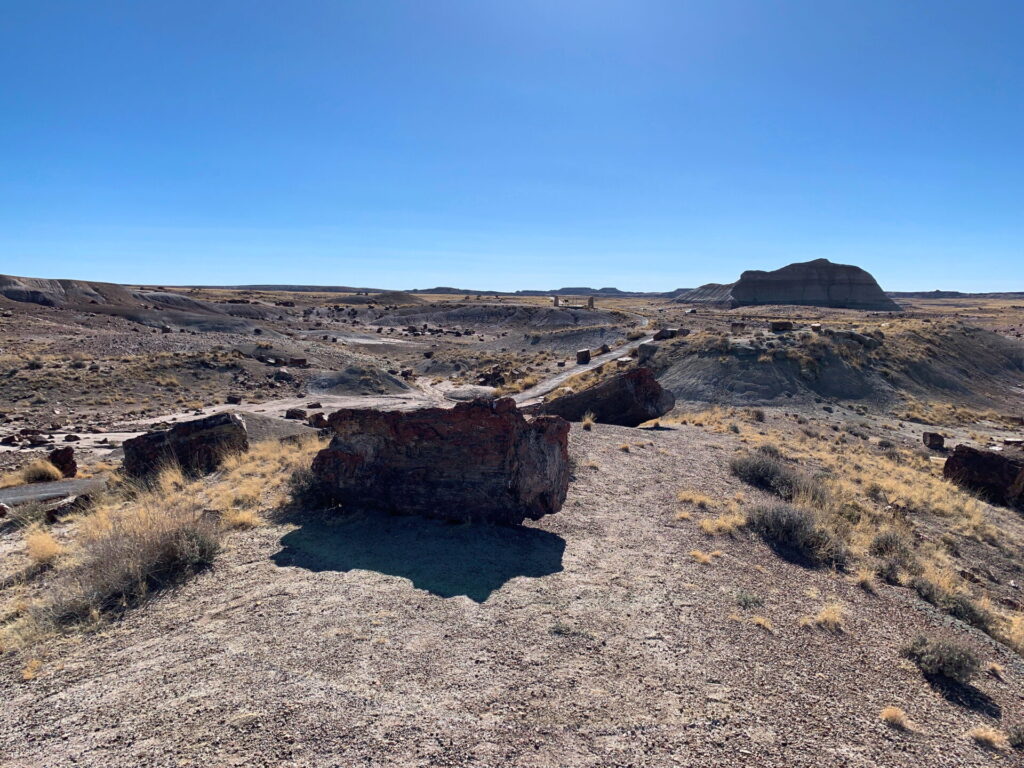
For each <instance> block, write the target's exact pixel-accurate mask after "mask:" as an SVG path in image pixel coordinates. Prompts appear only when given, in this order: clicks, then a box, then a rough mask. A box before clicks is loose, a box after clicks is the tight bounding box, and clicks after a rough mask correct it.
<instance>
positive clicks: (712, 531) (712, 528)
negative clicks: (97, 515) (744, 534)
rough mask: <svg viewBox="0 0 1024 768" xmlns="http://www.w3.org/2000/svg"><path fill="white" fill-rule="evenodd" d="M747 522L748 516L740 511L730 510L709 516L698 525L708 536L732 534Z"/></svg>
mask: <svg viewBox="0 0 1024 768" xmlns="http://www.w3.org/2000/svg"><path fill="white" fill-rule="evenodd" d="M746 524H747V518H746V517H745V516H744V515H741V514H739V513H738V512H730V513H726V514H724V515H718V516H717V517H707V518H704V519H703V520H701V521H700V523H698V527H699V528H700V529H701V531H702V532H704V533H706V534H707V535H708V536H731V535H733V534H734V533H736V531H738V530H739V529H740V528H742V527H743V526H745V525H746Z"/></svg>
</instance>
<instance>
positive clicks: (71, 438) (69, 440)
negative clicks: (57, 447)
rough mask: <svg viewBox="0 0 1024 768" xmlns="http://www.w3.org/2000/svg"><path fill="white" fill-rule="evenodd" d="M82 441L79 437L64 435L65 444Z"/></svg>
mask: <svg viewBox="0 0 1024 768" xmlns="http://www.w3.org/2000/svg"><path fill="white" fill-rule="evenodd" d="M81 439H82V438H80V437H79V436H78V435H64V442H65V443H77V442H78V441H79V440H81Z"/></svg>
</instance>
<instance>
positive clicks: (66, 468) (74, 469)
mask: <svg viewBox="0 0 1024 768" xmlns="http://www.w3.org/2000/svg"><path fill="white" fill-rule="evenodd" d="M46 459H47V461H49V462H50V463H51V464H53V466H55V467H56V468H57V469H59V470H60V473H61V475H63V476H64V477H74V476H75V475H77V474H78V462H77V461H75V449H74V448H72V447H71V446H70V445H69V446H67V447H66V448H55V449H54V450H52V451H50V455H49V456H47V457H46Z"/></svg>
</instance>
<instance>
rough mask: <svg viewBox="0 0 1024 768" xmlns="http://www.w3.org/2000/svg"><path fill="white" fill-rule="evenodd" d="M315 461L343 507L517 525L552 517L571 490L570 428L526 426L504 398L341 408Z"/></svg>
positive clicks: (555, 421) (549, 422)
mask: <svg viewBox="0 0 1024 768" xmlns="http://www.w3.org/2000/svg"><path fill="white" fill-rule="evenodd" d="M328 424H329V428H330V429H331V430H332V431H333V432H334V437H333V439H332V440H331V444H330V446H329V447H328V448H325V449H324V450H322V451H321V452H320V453H319V454H317V456H316V458H315V459H314V461H313V475H314V478H315V482H317V484H318V485H319V486H320V488H321V489H322V490H323V491H324V492H325V494H327V495H328V496H329V497H330V498H332V499H334V500H336V501H338V502H339V503H341V504H343V505H345V506H351V507H355V508H359V507H365V508H372V509H379V510H384V511H387V512H393V513H399V514H418V515H424V516H426V517H436V518H442V519H446V520H453V521H460V522H464V521H487V522H493V523H502V524H518V523H521V522H523V520H525V519H527V518H529V519H532V520H536V519H537V518H539V517H541V516H542V515H546V514H551V513H553V512H557V511H558V510H559V509H560V508H561V506H562V502H563V501H564V500H565V494H566V490H567V488H568V485H569V453H568V432H569V425H568V424H567V423H566V422H565V421H564V420H563V419H560V418H558V417H552V416H545V417H541V418H537V419H534V420H533V421H529V422H528V421H527V420H526V419H525V418H524V417H523V414H522V413H521V412H520V411H519V410H518V409H517V407H516V404H515V402H514V401H513V400H511V399H509V398H503V399H501V400H475V401H472V402H467V403H458V404H457V405H456V406H455V407H454V408H451V409H447V408H421V409H418V410H413V411H379V410H372V409H343V410H341V411H336V412H334V413H332V414H331V415H330V417H329V418H328Z"/></svg>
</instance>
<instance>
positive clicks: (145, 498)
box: [0, 438, 325, 650]
mask: <svg viewBox="0 0 1024 768" xmlns="http://www.w3.org/2000/svg"><path fill="white" fill-rule="evenodd" d="M324 444H325V443H324V441H322V440H320V439H318V438H310V439H308V440H306V441H304V442H300V443H281V442H277V441H266V442H262V443H257V444H255V445H254V446H253V447H252V449H251V450H250V451H249V452H248V453H245V454H239V455H236V456H231V457H228V458H227V459H226V460H225V461H224V462H223V464H222V466H221V468H220V469H219V470H218V471H217V472H215V473H214V474H212V475H210V476H208V477H205V478H199V479H193V478H188V477H186V476H184V475H183V474H182V472H181V470H180V469H179V468H177V467H174V466H171V467H167V468H165V469H164V470H163V471H162V472H160V473H159V475H158V476H157V477H156V478H155V479H154V480H153V482H152V483H151V484H150V485H148V486H145V487H141V486H138V485H135V484H132V483H123V484H122V485H121V486H120V488H118V489H117V490H116V491H115V492H113V493H110V494H107V495H105V496H103V497H101V498H99V499H97V501H96V503H95V505H94V506H93V507H92V509H91V510H89V511H88V512H86V513H83V514H80V515H78V516H76V517H73V518H71V519H70V521H69V522H70V527H69V529H68V543H67V546H66V547H62V546H61V544H60V543H58V542H57V541H56V539H54V537H53V536H52V534H51V533H49V532H48V531H46V530H44V529H42V528H41V527H38V526H36V527H33V528H30V529H29V530H28V532H27V533H26V537H25V539H26V551H27V552H28V554H29V556H30V557H31V558H32V559H33V561H35V562H38V563H46V564H51V563H52V564H53V566H54V569H55V570H54V574H55V575H54V578H53V580H52V581H51V582H50V583H48V584H47V585H46V587H45V588H44V589H43V591H42V593H40V594H39V596H38V599H37V600H36V602H35V603H34V604H33V605H32V606H31V607H29V608H28V609H27V610H25V611H17V612H15V611H12V612H9V613H7V614H6V615H5V616H4V618H3V619H2V620H0V648H2V649H5V650H6V649H11V648H15V649H16V648H22V647H25V646H28V645H32V644H34V643H36V642H38V641H39V640H40V639H41V638H43V637H45V636H46V635H47V634H49V633H51V632H53V631H54V630H56V629H57V628H59V627H62V626H65V627H66V626H72V625H79V626H82V627H87V626H97V625H98V624H99V623H100V621H101V619H102V617H103V616H104V615H106V613H107V612H108V611H120V610H124V609H125V608H127V607H130V606H131V605H133V604H134V603H135V602H137V601H138V600H140V599H141V598H143V597H144V596H145V595H146V594H147V593H148V592H150V591H151V590H152V589H154V588H159V587H160V586H162V585H165V584H171V583H174V582H175V581H176V580H179V579H180V578H183V577H187V576H188V575H189V574H191V573H193V572H195V571H196V570H198V569H200V568H202V567H203V566H204V565H205V564H206V563H208V562H209V561H210V559H211V558H212V557H213V556H214V555H215V554H216V551H217V549H218V547H219V546H220V544H219V541H218V540H219V538H220V534H219V532H220V531H223V530H225V529H231V528H233V529H245V528H251V527H253V526H256V525H262V524H264V519H265V515H267V514H269V513H271V512H272V511H273V510H274V509H276V508H279V507H280V506H281V505H282V504H283V503H285V502H286V501H287V499H288V498H289V496H290V487H289V483H290V480H291V478H292V477H293V476H294V474H295V472H296V471H298V470H305V469H306V468H308V466H309V464H310V462H311V460H312V457H313V455H314V454H315V453H316V451H318V450H319V449H320V448H322V447H323V445H324ZM217 513H220V514H219V515H218V514H217ZM65 551H66V554H65V555H64V556H62V553H63V552H65ZM0 597H4V598H6V597H7V595H3V594H0Z"/></svg>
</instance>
